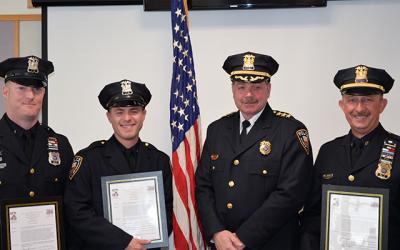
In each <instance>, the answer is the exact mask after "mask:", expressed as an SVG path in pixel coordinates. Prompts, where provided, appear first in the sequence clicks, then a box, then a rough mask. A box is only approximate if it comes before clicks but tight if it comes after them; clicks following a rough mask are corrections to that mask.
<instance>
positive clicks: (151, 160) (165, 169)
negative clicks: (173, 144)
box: [64, 137, 172, 250]
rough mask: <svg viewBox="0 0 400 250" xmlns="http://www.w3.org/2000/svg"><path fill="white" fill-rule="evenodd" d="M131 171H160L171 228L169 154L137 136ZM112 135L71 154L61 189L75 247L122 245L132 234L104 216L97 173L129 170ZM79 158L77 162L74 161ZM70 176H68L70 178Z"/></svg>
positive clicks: (114, 248) (116, 249)
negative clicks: (67, 180)
mask: <svg viewBox="0 0 400 250" xmlns="http://www.w3.org/2000/svg"><path fill="white" fill-rule="evenodd" d="M138 143H140V146H139V152H138V159H137V160H136V162H137V164H136V169H135V173H138V172H148V171H158V170H161V171H162V173H163V182H164V192H165V203H166V204H165V205H166V210H167V221H168V231H169V232H171V231H172V174H171V167H170V161H169V157H168V156H167V155H166V154H165V153H163V152H161V151H159V150H157V149H156V148H155V147H154V146H153V145H151V144H149V143H144V142H141V141H140V140H139V142H138ZM120 147H121V146H120V145H118V144H117V141H116V139H115V137H111V139H110V140H108V141H97V142H94V143H92V144H91V145H90V146H89V147H88V148H86V149H83V150H81V151H80V152H78V153H77V154H76V156H75V159H74V163H73V167H72V168H71V171H77V172H76V173H75V175H74V176H72V173H70V181H69V182H68V184H67V188H66V191H65V199H64V204H65V210H66V214H67V219H68V220H69V222H70V224H71V227H72V228H73V230H74V231H75V232H76V234H77V235H78V237H79V239H75V242H74V244H73V245H74V246H75V248H76V247H77V245H78V244H80V245H81V246H80V247H78V248H77V249H93V250H94V249H102V250H108V249H109V250H119V249H125V247H127V246H128V244H129V242H130V241H131V240H132V236H131V235H129V234H128V233H126V232H124V231H123V230H122V229H119V228H118V227H116V226H114V225H113V224H111V223H110V222H108V220H106V219H105V218H104V213H103V203H102V194H101V177H102V176H112V175H121V174H130V173H132V171H131V169H130V168H129V165H128V162H127V160H126V158H125V157H124V155H123V152H122V150H121V148H120ZM76 161H79V162H80V163H77V162H76ZM71 177H72V179H71Z"/></svg>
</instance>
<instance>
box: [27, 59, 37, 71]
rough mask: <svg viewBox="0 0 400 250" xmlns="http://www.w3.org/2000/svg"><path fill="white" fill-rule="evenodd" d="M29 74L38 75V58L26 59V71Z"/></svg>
mask: <svg viewBox="0 0 400 250" xmlns="http://www.w3.org/2000/svg"><path fill="white" fill-rule="evenodd" d="M27 71H28V72H29V73H39V58H37V57H34V56H31V57H29V58H28V69H27Z"/></svg>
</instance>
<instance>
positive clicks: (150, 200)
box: [101, 171, 168, 248]
mask: <svg viewBox="0 0 400 250" xmlns="http://www.w3.org/2000/svg"><path fill="white" fill-rule="evenodd" d="M101 183H102V192H103V208H104V216H105V217H106V219H108V220H109V221H110V222H111V223H112V224H114V225H115V226H117V227H119V228H121V229H122V230H124V231H125V232H127V233H129V234H130V235H132V236H133V237H135V238H140V239H147V240H150V241H151V243H150V244H149V245H146V247H147V248H154V247H164V246H168V233H167V225H166V212H165V202H164V190H163V182H162V173H161V171H157V172H144V173H137V174H127V175H116V176H107V177H102V179H101Z"/></svg>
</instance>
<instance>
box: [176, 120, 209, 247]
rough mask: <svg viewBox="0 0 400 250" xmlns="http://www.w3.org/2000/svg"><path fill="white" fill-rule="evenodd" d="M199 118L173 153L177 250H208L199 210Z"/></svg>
mask: <svg viewBox="0 0 400 250" xmlns="http://www.w3.org/2000/svg"><path fill="white" fill-rule="evenodd" d="M200 153H201V134H200V118H198V119H197V121H196V122H195V123H194V125H193V126H192V127H191V128H190V129H189V130H188V131H187V132H186V134H185V139H184V140H183V141H182V143H181V144H180V145H179V147H178V148H177V150H176V151H174V152H173V153H172V175H173V195H174V203H173V205H174V209H173V228H174V245H175V249H177V250H198V249H199V250H200V249H205V244H204V240H203V236H202V233H201V229H200V219H199V215H198V212H197V207H196V199H195V194H194V189H195V176H194V174H195V171H196V168H197V166H198V164H199V161H200Z"/></svg>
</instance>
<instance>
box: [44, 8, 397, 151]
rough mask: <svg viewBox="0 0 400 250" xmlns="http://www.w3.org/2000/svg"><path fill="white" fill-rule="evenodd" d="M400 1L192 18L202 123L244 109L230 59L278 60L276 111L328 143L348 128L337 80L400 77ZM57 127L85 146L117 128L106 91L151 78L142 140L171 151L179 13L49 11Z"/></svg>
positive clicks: (393, 118) (393, 101)
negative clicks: (352, 72) (365, 72)
mask: <svg viewBox="0 0 400 250" xmlns="http://www.w3.org/2000/svg"><path fill="white" fill-rule="evenodd" d="M399 12H400V2H399V1H397V0H363V1H361V0H348V1H337V2H336V1H330V2H328V7H326V8H306V9H261V10H236V11H234V10H231V11H226V10H225V11H192V12H190V23H191V27H190V32H191V33H190V34H191V39H192V46H193V50H194V61H195V69H196V74H197V83H198V91H199V94H198V96H199V104H200V109H201V117H202V129H203V139H204V137H205V132H206V128H207V125H208V124H209V123H210V122H212V121H213V120H215V119H218V118H219V117H221V116H222V115H224V114H227V113H230V112H232V111H234V110H235V109H236V108H235V106H234V103H233V101H232V96H231V90H230V81H229V78H228V75H226V73H225V72H224V71H223V70H222V68H221V66H222V64H223V61H224V60H225V58H226V57H227V56H228V55H231V54H234V53H241V52H245V51H248V50H250V51H254V52H258V53H265V54H269V55H272V56H273V57H274V58H275V59H276V60H277V61H278V62H279V63H280V69H279V70H278V72H277V74H276V75H275V76H273V78H272V96H271V99H270V103H271V106H272V108H273V109H279V110H282V111H287V112H290V113H292V114H293V115H294V116H295V117H296V118H297V119H299V120H301V121H303V122H304V123H305V124H306V125H307V127H308V128H309V131H310V135H311V142H312V144H313V147H314V153H315V155H316V153H317V151H318V149H319V147H320V145H321V144H322V143H323V142H325V141H327V140H331V139H333V138H335V137H337V136H340V135H343V134H345V133H347V132H348V129H349V128H348V125H347V123H346V121H345V119H344V116H343V114H342V113H341V111H340V110H339V108H338V106H337V101H338V100H339V98H340V94H339V91H338V89H336V88H335V87H334V85H333V82H332V79H333V76H334V74H335V73H336V71H337V70H338V69H340V68H345V67H351V66H354V65H356V64H361V63H363V64H366V65H369V66H372V67H382V68H385V69H387V71H388V72H389V73H390V74H391V75H392V77H393V78H395V79H398V80H400V67H399V63H398V59H399V58H400V50H399V49H398V45H399V44H400V29H399V28H398V24H399V23H400V15H399ZM48 14H49V15H48V17H49V20H48V41H49V59H50V60H53V62H54V64H55V74H53V75H52V76H51V77H50V79H49V81H50V83H49V124H50V126H52V127H53V128H54V129H55V130H56V131H59V132H62V133H64V134H66V135H67V136H68V137H69V138H70V140H71V142H72V144H73V146H74V149H75V150H78V149H81V148H83V147H86V146H87V145H88V144H89V143H90V142H92V141H93V140H97V139H107V138H108V137H109V136H110V135H111V134H112V129H111V127H110V125H109V124H108V122H107V121H106V117H105V111H104V110H102V108H101V106H100V104H99V103H98V101H97V95H98V93H99V91H100V90H101V89H102V87H103V86H104V85H105V84H106V83H110V82H113V81H118V80H121V79H123V78H128V79H130V80H134V81H138V82H145V83H146V84H147V85H148V87H149V88H150V90H151V92H152V94H153V99H152V101H151V102H150V104H149V106H148V115H147V118H146V122H145V127H144V129H143V131H142V134H141V137H142V139H143V140H145V141H150V142H152V143H153V144H155V145H156V146H157V147H158V148H160V149H161V150H163V151H165V152H166V153H170V151H171V147H170V131H169V92H170V90H169V88H170V81H171V73H172V47H171V43H172V42H171V27H170V16H169V15H170V14H169V13H168V12H151V13H150V12H143V10H142V7H141V6H106V7H104V6H103V7H102V6H97V7H51V8H49V13H48ZM399 84H400V83H399V81H397V82H395V85H394V87H393V89H392V91H391V93H389V94H388V95H387V98H388V99H389V106H388V107H387V109H386V111H385V113H384V115H383V118H382V122H383V124H384V126H385V127H386V128H387V129H388V130H390V131H392V132H395V133H400V126H399V125H398V124H399V117H398V107H400V99H399V98H398V97H399V94H400V86H398V85H399Z"/></svg>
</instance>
